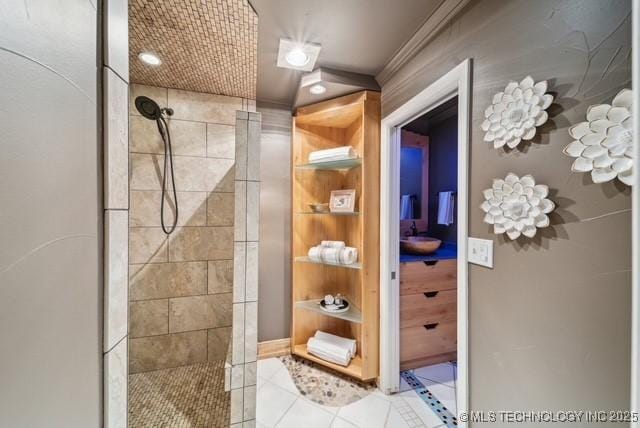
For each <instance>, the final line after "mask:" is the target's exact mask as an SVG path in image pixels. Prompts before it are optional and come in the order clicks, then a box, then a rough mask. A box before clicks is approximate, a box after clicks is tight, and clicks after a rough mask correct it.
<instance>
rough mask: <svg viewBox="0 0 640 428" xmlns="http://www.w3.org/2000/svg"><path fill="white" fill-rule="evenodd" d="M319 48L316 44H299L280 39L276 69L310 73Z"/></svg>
mask: <svg viewBox="0 0 640 428" xmlns="http://www.w3.org/2000/svg"><path fill="white" fill-rule="evenodd" d="M320 48H321V46H320V45H319V44H317V43H301V42H296V41H294V40H288V39H280V44H279V46H278V60H277V65H278V67H282V68H291V69H293V70H302V71H311V70H313V67H315V64H316V60H317V59H318V55H319V54H320Z"/></svg>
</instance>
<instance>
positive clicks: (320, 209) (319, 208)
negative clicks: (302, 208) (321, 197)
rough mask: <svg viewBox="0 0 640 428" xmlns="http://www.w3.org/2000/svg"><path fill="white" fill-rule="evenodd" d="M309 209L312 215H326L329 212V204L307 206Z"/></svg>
mask: <svg viewBox="0 0 640 428" xmlns="http://www.w3.org/2000/svg"><path fill="white" fill-rule="evenodd" d="M309 208H311V211H312V212H314V213H328V212H329V204H328V203H324V204H309Z"/></svg>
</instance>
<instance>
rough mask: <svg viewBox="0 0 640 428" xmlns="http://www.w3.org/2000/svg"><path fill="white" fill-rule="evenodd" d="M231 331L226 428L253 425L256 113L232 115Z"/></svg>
mask: <svg viewBox="0 0 640 428" xmlns="http://www.w3.org/2000/svg"><path fill="white" fill-rule="evenodd" d="M235 129H236V155H235V158H236V168H235V170H236V175H235V188H236V194H235V225H234V255H233V258H234V275H233V327H232V339H231V341H232V343H231V358H230V362H229V363H228V364H227V365H226V366H225V371H226V373H225V379H226V382H225V387H226V388H227V389H229V390H230V391H231V418H230V421H229V422H230V424H231V426H232V427H235V426H245V427H247V426H255V418H256V371H257V362H256V361H257V359H258V259H259V254H258V251H259V245H258V243H259V239H260V231H259V225H260V169H259V165H260V129H261V115H260V113H255V112H247V111H238V112H236V127H235Z"/></svg>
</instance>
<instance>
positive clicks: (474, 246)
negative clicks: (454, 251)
mask: <svg viewBox="0 0 640 428" xmlns="http://www.w3.org/2000/svg"><path fill="white" fill-rule="evenodd" d="M467 244H468V246H469V248H468V257H469V263H474V264H476V265H480V266H486V267H488V268H491V269H493V241H492V240H490V239H480V238H468V241H467Z"/></svg>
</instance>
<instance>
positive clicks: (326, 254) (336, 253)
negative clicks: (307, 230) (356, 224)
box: [307, 245, 358, 265]
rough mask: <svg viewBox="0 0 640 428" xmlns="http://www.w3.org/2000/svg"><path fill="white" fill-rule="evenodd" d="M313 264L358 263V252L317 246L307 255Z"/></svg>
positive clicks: (350, 248) (349, 249) (347, 248)
mask: <svg viewBox="0 0 640 428" xmlns="http://www.w3.org/2000/svg"><path fill="white" fill-rule="evenodd" d="M307 255H308V256H309V258H310V259H311V260H313V261H314V262H318V263H321V262H324V263H333V264H341V265H351V264H353V263H355V262H357V261H358V250H357V249H356V248H353V247H344V248H334V247H324V246H322V245H318V246H316V247H311V248H310V249H309V252H308V253H307Z"/></svg>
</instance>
